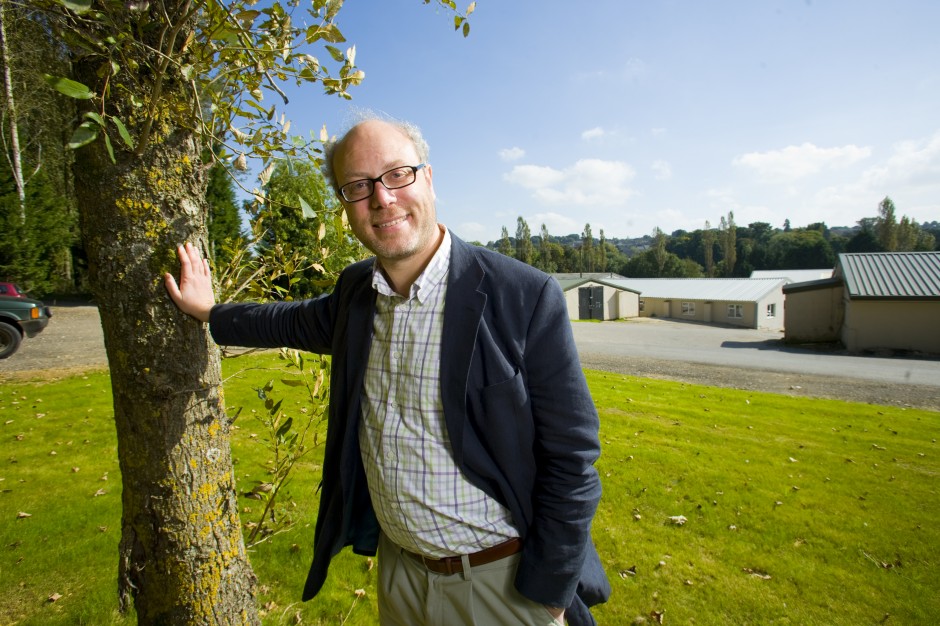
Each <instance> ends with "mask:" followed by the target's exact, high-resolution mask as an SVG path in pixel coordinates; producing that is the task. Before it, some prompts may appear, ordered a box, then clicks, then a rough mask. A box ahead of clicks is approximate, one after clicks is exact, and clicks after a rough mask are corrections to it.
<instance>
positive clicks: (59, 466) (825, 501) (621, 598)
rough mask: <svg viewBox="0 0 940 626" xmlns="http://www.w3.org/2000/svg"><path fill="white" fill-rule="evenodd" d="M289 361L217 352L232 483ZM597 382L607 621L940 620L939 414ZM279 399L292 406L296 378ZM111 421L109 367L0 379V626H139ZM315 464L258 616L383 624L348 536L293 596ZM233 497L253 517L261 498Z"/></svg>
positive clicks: (297, 486)
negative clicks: (305, 591) (124, 551)
mask: <svg viewBox="0 0 940 626" xmlns="http://www.w3.org/2000/svg"><path fill="white" fill-rule="evenodd" d="M281 363H282V362H281V361H279V360H278V359H277V357H276V355H271V354H266V355H255V356H251V357H242V358H239V359H234V360H227V361H225V363H224V373H225V376H226V380H225V392H226V404H227V405H228V406H229V407H232V408H233V409H234V408H235V407H243V410H242V413H241V415H240V416H239V417H238V419H237V421H236V423H235V424H236V426H237V428H236V429H235V430H234V431H233V454H234V457H235V472H236V477H237V479H238V485H239V490H240V492H242V493H247V492H249V491H250V490H251V488H252V487H253V486H254V485H255V484H257V482H258V481H262V480H265V477H266V475H267V473H266V470H265V467H264V461H265V459H266V454H267V453H266V451H265V449H264V447H263V446H262V445H261V444H260V443H259V440H260V439H261V438H262V437H261V434H262V429H261V427H260V424H259V423H258V422H257V421H256V420H255V419H254V417H253V415H252V410H257V411H260V410H261V408H262V407H261V404H260V402H259V400H258V399H257V396H256V394H255V391H254V390H253V389H254V388H257V387H260V386H261V385H263V384H264V383H265V382H267V381H268V380H271V379H274V380H279V379H281V378H287V377H289V376H292V375H293V374H292V373H291V371H290V370H287V369H285V368H284V367H283V365H282V364H281ZM588 382H589V384H590V386H591V389H592V392H593V394H594V398H595V402H596V404H597V406H598V409H599V412H600V415H601V441H602V450H603V452H602V457H601V459H600V461H599V462H598V465H597V467H598V470H599V471H600V473H601V477H602V480H603V483H604V497H603V500H602V502H601V505H600V509H599V511H598V515H597V518H596V520H595V523H594V537H595V542H596V543H597V546H598V550H599V552H600V554H601V558H602V560H603V561H604V563H605V565H606V566H607V569H608V574H609V576H610V579H611V584H612V586H613V590H614V594H613V596H612V598H611V600H610V602H609V603H607V604H606V605H604V606H601V607H598V608H597V609H596V610H595V615H596V616H597V618H598V621H599V623H601V624H631V623H634V621H635V620H637V619H638V618H641V619H642V620H645V622H646V623H651V624H652V623H657V622H658V621H659V620H660V619H661V620H662V621H663V623H666V624H688V623H695V624H846V625H850V624H851V625H855V624H879V623H885V624H933V623H940V599H938V597H940V563H938V561H940V530H938V528H937V524H938V514H940V495H938V472H940V450H938V444H937V441H936V439H937V438H938V431H940V413H936V412H930V411H920V410H912V409H907V410H905V409H902V408H896V407H883V406H875V405H866V404H853V403H844V402H835V401H829V400H814V399H803V398H792V397H788V396H781V395H774V394H761V393H754V392H747V391H736V390H727V389H718V388H712V387H703V386H695V385H685V384H680V383H671V382H664V381H655V380H650V379H639V378H632V377H627V376H621V375H615V374H608V373H603V372H593V371H591V372H588ZM274 395H276V396H278V397H285V398H286V399H285V402H284V406H285V407H286V408H287V411H288V413H289V414H291V415H293V416H294V417H295V419H297V418H298V417H300V416H301V415H302V413H301V409H302V408H303V406H304V396H303V392H302V391H301V390H299V389H297V388H288V387H286V386H283V385H278V386H277V387H276V388H275V391H274ZM112 419H113V412H112V406H111V391H110V379H109V377H108V375H107V373H106V372H99V373H90V374H87V375H84V376H76V377H72V378H67V379H63V380H60V381H54V382H35V383H34V382H22V383H19V382H18V383H11V382H4V383H3V385H2V387H0V424H2V430H0V441H2V442H3V444H2V455H0V624H4V625H5V624H44V625H45V624H133V623H135V620H134V617H133V614H131V615H129V616H127V617H123V616H121V615H120V614H119V612H118V611H117V599H116V589H117V575H116V572H117V549H118V541H119V539H120V518H121V511H120V491H121V483H120V472H119V469H118V462H117V444H116V440H115V435H114V426H113V421H112ZM320 440H321V441H322V435H321V437H320ZM319 463H320V449H319V448H318V449H317V450H316V451H315V452H314V453H312V454H311V455H310V456H309V457H307V458H306V459H305V460H304V461H303V463H302V464H301V465H300V466H299V467H298V468H297V473H296V476H295V478H294V481H293V482H292V483H291V485H290V487H289V489H288V491H289V492H290V495H291V496H292V497H293V500H294V502H295V504H296V506H293V507H290V508H289V513H290V515H291V516H292V517H293V518H294V520H295V525H294V527H293V528H292V530H290V531H288V532H285V533H281V534H277V535H274V536H273V537H271V538H270V539H269V540H268V541H266V542H264V543H262V544H260V545H258V546H256V547H254V548H253V549H252V550H251V551H250V553H249V554H250V558H251V561H252V565H253V566H254V569H255V572H256V574H257V575H258V579H259V598H258V601H259V606H260V607H262V610H263V613H264V621H265V623H266V624H295V623H304V624H341V623H346V624H374V623H376V621H377V620H376V617H375V615H376V612H375V593H374V580H375V570H374V568H370V563H369V561H368V560H367V559H365V558H362V557H358V556H355V555H352V554H351V552H350V551H349V550H346V551H344V552H343V553H342V555H341V556H340V557H339V558H338V559H337V560H336V561H334V564H333V565H332V566H331V569H330V578H329V580H328V582H327V586H326V588H325V589H324V591H323V592H322V593H321V595H320V596H318V597H317V598H316V599H315V600H313V601H311V602H307V603H301V602H300V601H299V597H300V592H301V589H302V585H303V582H304V578H305V576H306V572H307V568H308V566H309V559H310V554H311V545H312V542H313V523H314V519H315V514H316V498H317V496H316V486H317V482H318V481H319ZM240 502H241V510H242V522H243V523H247V522H251V521H254V520H255V519H256V517H257V515H258V514H259V513H260V503H259V502H258V501H256V500H251V499H248V498H245V497H243V498H242V499H241V500H240ZM20 513H25V514H28V515H29V517H21V516H20V515H19V514H20ZM678 516H683V517H684V518H685V520H686V521H685V522H684V523H683V524H681V525H680V524H677V523H675V522H674V521H672V520H670V518H671V517H678ZM360 590H361V591H363V592H364V595H363V594H362V593H357V591H360ZM54 594H55V595H54ZM50 598H56V599H55V601H52V600H51V599H50ZM298 620H300V621H299V622H298Z"/></svg>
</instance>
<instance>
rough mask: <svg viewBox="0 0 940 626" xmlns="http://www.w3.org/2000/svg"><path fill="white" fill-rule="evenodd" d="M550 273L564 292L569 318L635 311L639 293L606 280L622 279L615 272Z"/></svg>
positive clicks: (623, 314) (608, 317)
mask: <svg viewBox="0 0 940 626" xmlns="http://www.w3.org/2000/svg"><path fill="white" fill-rule="evenodd" d="M552 276H553V277H554V278H555V280H557V281H558V284H560V285H561V288H562V291H564V292H565V301H566V302H567V305H568V318H569V319H573V320H590V319H595V320H616V319H621V318H625V317H637V316H638V315H639V301H640V294H639V293H638V292H636V291H634V290H633V289H624V288H621V287H618V286H616V285H611V284H609V283H608V282H607V281H610V280H615V279H623V276H620V275H619V274H612V273H609V272H604V273H586V272H585V273H583V274H580V273H575V274H552Z"/></svg>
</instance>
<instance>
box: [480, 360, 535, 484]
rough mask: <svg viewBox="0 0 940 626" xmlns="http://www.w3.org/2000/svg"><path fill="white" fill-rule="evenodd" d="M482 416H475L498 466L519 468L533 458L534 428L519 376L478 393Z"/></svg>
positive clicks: (524, 386) (527, 394)
mask: <svg viewBox="0 0 940 626" xmlns="http://www.w3.org/2000/svg"><path fill="white" fill-rule="evenodd" d="M480 399H481V409H482V411H481V412H482V415H478V416H476V419H477V420H478V422H479V425H480V427H481V429H482V430H483V433H485V439H486V443H487V447H488V448H489V449H490V452H491V454H492V455H493V457H494V458H495V460H496V462H497V464H498V465H500V466H501V467H503V468H512V467H519V464H520V463H527V462H528V461H529V459H530V458H531V455H532V444H533V440H534V436H535V428H534V425H533V423H532V407H531V404H530V402H529V392H528V389H527V388H526V385H525V380H524V379H523V377H522V373H521V372H519V371H518V370H517V371H516V373H515V374H514V375H513V377H512V378H510V379H508V380H505V381H503V382H501V383H497V384H495V385H489V386H487V387H484V388H483V389H481V390H480Z"/></svg>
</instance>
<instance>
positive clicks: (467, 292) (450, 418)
mask: <svg viewBox="0 0 940 626" xmlns="http://www.w3.org/2000/svg"><path fill="white" fill-rule="evenodd" d="M451 241H452V244H451V245H452V247H451V253H450V272H449V274H448V279H447V296H446V298H445V301H444V336H443V337H442V339H441V397H442V400H443V404H444V420H445V421H446V422H447V432H448V434H449V435H450V440H451V444H452V447H453V453H454V458H455V460H456V461H457V464H458V465H460V464H462V462H463V427H464V424H465V423H466V416H467V412H466V406H465V404H466V399H467V383H468V379H469V374H470V362H471V360H472V359H473V352H474V347H475V345H476V337H477V331H478V329H479V327H480V320H481V318H482V317H483V311H484V309H485V308H486V300H487V295H486V293H484V292H483V291H481V290H480V289H479V287H480V282H481V281H482V280H483V276H484V271H483V268H482V267H480V264H479V263H477V261H476V258H475V257H474V255H473V251H472V248H471V246H470V245H469V244H467V243H464V242H463V241H461V240H460V239H458V238H457V237H455V236H454V235H453V233H451Z"/></svg>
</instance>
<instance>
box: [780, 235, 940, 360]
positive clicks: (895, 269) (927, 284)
mask: <svg viewBox="0 0 940 626" xmlns="http://www.w3.org/2000/svg"><path fill="white" fill-rule="evenodd" d="M783 293H784V295H785V297H786V316H787V324H786V332H785V336H786V340H787V341H790V342H795V343H796V342H799V343H806V342H826V341H840V342H842V344H843V345H844V346H845V347H846V348H847V349H848V350H850V351H853V352H861V351H866V350H911V351H916V352H926V353H931V354H940V252H874V253H865V254H840V255H839V261H838V265H837V266H836V268H835V271H834V273H833V276H832V278H829V279H823V280H813V281H808V282H802V283H793V284H790V285H787V286H786V287H784V288H783Z"/></svg>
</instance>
